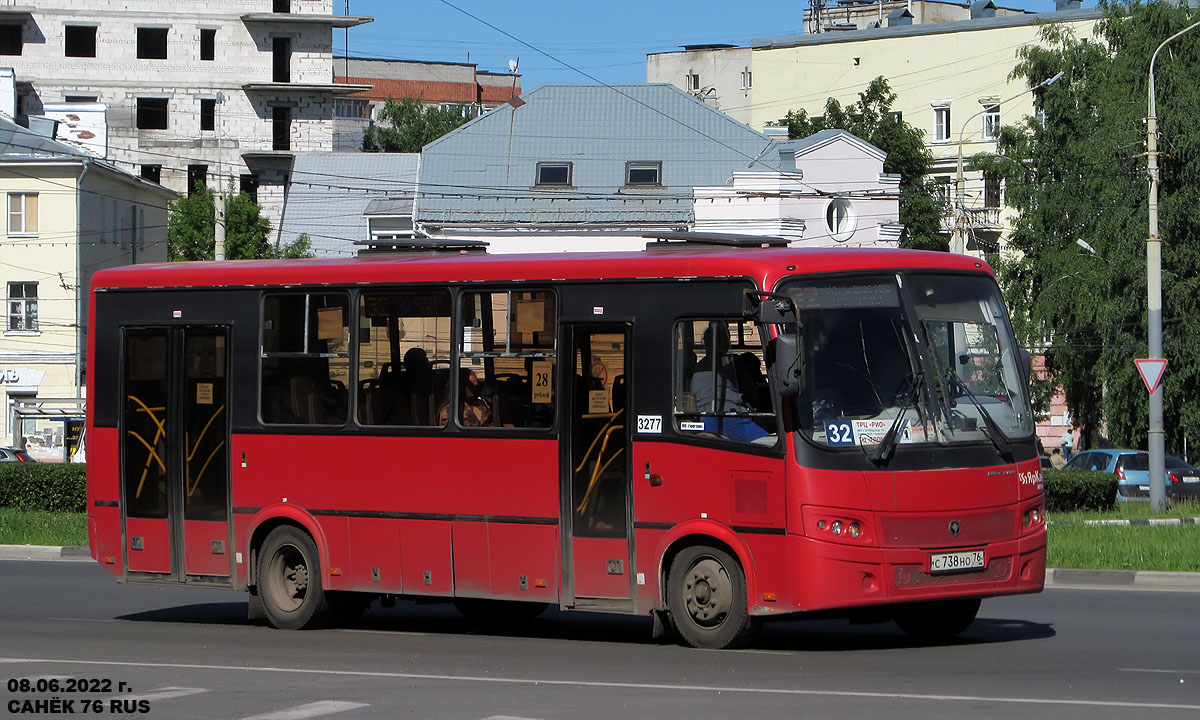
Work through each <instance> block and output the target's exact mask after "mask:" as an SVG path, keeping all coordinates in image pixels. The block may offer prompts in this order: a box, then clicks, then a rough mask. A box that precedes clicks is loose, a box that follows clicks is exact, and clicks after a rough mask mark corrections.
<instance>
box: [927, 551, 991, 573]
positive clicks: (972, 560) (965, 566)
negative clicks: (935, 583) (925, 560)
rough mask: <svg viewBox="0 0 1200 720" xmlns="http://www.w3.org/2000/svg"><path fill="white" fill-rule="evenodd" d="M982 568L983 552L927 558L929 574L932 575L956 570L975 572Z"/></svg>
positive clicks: (946, 554) (937, 555)
mask: <svg viewBox="0 0 1200 720" xmlns="http://www.w3.org/2000/svg"><path fill="white" fill-rule="evenodd" d="M982 567H983V551H982V550H968V551H967V552H953V553H938V554H936V555H930V556H929V572H930V573H933V574H937V573H946V572H954V571H956V570H975V569H978V568H982Z"/></svg>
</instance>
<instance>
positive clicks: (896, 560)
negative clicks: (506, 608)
mask: <svg viewBox="0 0 1200 720" xmlns="http://www.w3.org/2000/svg"><path fill="white" fill-rule="evenodd" d="M916 268H921V269H931V270H948V271H972V272H985V273H990V272H991V269H990V268H989V267H988V266H987V265H986V264H985V263H983V262H981V261H979V260H976V259H975V258H971V257H968V256H961V255H950V254H946V253H922V252H913V251H896V250H854V251H847V250H844V249H827V250H791V249H754V250H746V249H734V250H713V249H696V250H693V249H675V250H670V251H662V252H644V253H595V254H586V255H572V256H570V257H565V256H564V255H562V254H545V255H523V256H505V255H478V254H472V255H465V256H454V257H449V258H448V257H446V256H445V255H442V254H437V253H429V254H400V255H380V256H375V257H363V258H354V259H345V260H324V259H323V260H301V261H249V262H247V261H238V262H222V263H174V264H161V265H151V266H144V265H143V266H137V267H123V268H112V269H107V270H103V271H100V272H98V273H96V275H95V276H94V277H93V293H95V292H96V291H98V290H102V289H104V290H107V289H123V288H124V289H142V288H164V289H168V288H193V287H194V288H203V287H214V288H216V287H278V286H302V285H318V286H319V285H331V284H332V285H338V286H354V285H358V284H367V283H388V284H395V283H397V282H404V283H418V284H421V283H424V284H435V285H444V284H446V283H452V282H492V283H511V282H512V281H514V280H543V279H555V280H572V279H578V280H596V279H600V278H607V279H622V278H682V277H697V278H705V277H711V278H749V279H750V280H752V281H753V282H754V283H755V284H756V285H757V286H758V287H759V288H761V289H763V290H772V289H774V288H775V286H776V285H777V283H778V282H779V281H780V280H781V279H783V278H785V277H794V276H797V275H806V274H813V273H823V272H837V271H851V270H854V271H866V270H872V269H876V270H902V269H916ZM93 297H94V295H93ZM95 308H96V303H95V302H92V303H91V308H90V312H91V327H93V328H95V327H97V325H96V318H95ZM92 343H93V344H92V349H93V351H94V349H95V344H94V339H93V340H92ZM94 367H95V363H94V362H89V363H88V367H87V372H88V386H89V388H90V389H91V388H94V375H93V370H94ZM242 371H244V370H242ZM634 382H635V383H636V379H635V380H634ZM94 396H95V393H94V392H91V391H89V393H88V428H87V433H88V453H89V458H88V460H89V462H88V489H87V492H88V496H87V501H88V514H89V539H90V541H91V545H92V555H93V557H94V558H96V559H97V560H98V561H100V562H101V563H103V564H105V566H106V567H108V568H109V570H110V571H111V572H113V573H114V574H116V575H117V577H118V578H120V579H125V578H126V569H125V564H126V563H128V569H129V570H130V571H135V572H137V571H147V572H156V573H165V572H169V571H170V570H171V567H170V562H171V556H170V551H169V543H167V542H166V540H167V531H166V529H165V528H166V521H165V520H162V521H159V520H138V519H126V520H125V521H124V522H125V527H126V528H127V529H128V532H127V533H125V534H126V535H129V536H134V535H138V536H140V537H145V538H148V539H149V538H155V541H154V542H153V543H149V542H148V544H147V546H146V547H145V548H144V549H143V550H140V551H132V550H130V549H129V547H128V543H129V539H128V538H127V537H125V536H124V535H123V533H122V514H121V510H120V507H119V501H120V499H121V486H120V483H121V478H120V464H119V453H120V450H119V449H120V446H121V443H122V438H121V437H120V434H119V432H118V430H117V429H115V428H109V427H93V418H94V413H93V403H94ZM281 430H282V429H281V428H272V429H269V431H263V432H242V433H238V432H236V430H235V432H234V434H233V435H232V436H231V438H230V459H231V488H232V493H231V507H232V513H233V514H232V516H231V522H232V525H233V528H232V537H233V547H231V548H228V552H229V553H230V554H232V555H233V556H234V558H235V564H234V568H235V572H234V576H233V578H232V580H231V582H232V584H233V585H234V586H235V587H239V588H244V587H246V586H247V585H248V584H250V583H252V581H253V575H254V571H253V568H252V567H251V566H252V564H253V562H254V560H255V559H254V557H253V554H252V551H253V550H254V544H255V543H256V542H260V541H261V539H262V537H264V536H265V533H266V532H267V531H269V529H270V528H271V527H274V526H275V524H278V523H280V522H289V523H293V524H296V525H298V526H300V527H302V528H303V529H305V530H306V531H307V532H308V533H310V535H311V536H312V537H313V539H314V541H315V543H316V545H317V548H318V550H319V554H320V565H321V574H322V579H323V585H324V587H325V588H327V589H332V590H357V591H365V592H372V593H384V594H404V595H410V596H419V595H427V596H443V597H448V596H454V595H457V596H464V597H495V598H504V599H519V600H538V601H548V602H555V601H560V602H564V601H565V599H566V598H567V597H568V596H569V595H574V596H578V597H591V598H626V597H628V596H629V594H630V582H631V576H632V578H635V579H634V583H635V584H634V586H633V590H634V597H633V601H632V603H631V604H629V605H628V607H626V609H625V611H631V612H639V613H640V612H647V611H649V610H651V609H660V608H663V607H665V599H664V597H663V580H664V578H665V575H666V573H667V572H668V570H669V564H670V559H671V557H672V556H673V555H674V553H675V552H677V551H678V549H679V548H681V547H683V546H685V544H687V543H690V542H694V541H695V540H696V538H702V539H703V541H704V542H706V543H709V544H712V543H716V544H719V545H722V546H724V547H726V548H728V550H729V551H730V552H731V553H732V554H733V555H734V556H735V557H736V558H737V559H738V561H739V562H740V563H741V565H742V567H743V568H744V569H745V575H746V585H747V587H746V592H747V601H748V606H749V608H750V609H751V612H752V613H754V614H757V615H771V614H781V613H789V612H797V611H806V610H820V609H829V608H854V607H859V606H865V605H875V604H886V603H893V602H905V601H912V600H920V599H928V598H945V597H955V596H990V595H1003V594H1012V593H1023V592H1036V591H1038V590H1040V589H1041V588H1042V583H1043V578H1044V570H1045V567H1044V564H1045V543H1046V537H1045V529H1044V526H1040V525H1039V526H1035V527H1032V528H1023V527H1022V517H1023V513H1024V512H1025V511H1026V510H1028V509H1029V508H1030V507H1033V506H1037V504H1038V503H1040V501H1041V494H1042V487H1041V480H1040V472H1039V470H1038V462H1037V460H1033V461H1030V462H1027V463H1022V464H1021V465H1019V466H1015V465H1011V466H1001V467H991V468H968V469H951V470H923V471H911V472H891V471H888V470H886V469H881V470H878V471H870V472H859V471H854V472H851V471H832V470H815V469H811V468H803V467H800V466H799V464H798V463H797V461H796V453H795V448H794V447H793V443H794V442H801V441H800V440H797V439H796V438H795V437H794V435H788V436H785V438H784V441H783V442H784V444H785V446H786V447H785V448H784V449H783V450H782V452H781V451H780V450H778V449H777V450H773V451H772V450H770V449H751V450H750V451H734V450H732V449H722V448H720V447H713V446H705V445H704V444H702V443H698V442H693V441H683V442H680V441H677V440H674V439H673V438H670V437H664V438H662V439H658V438H654V439H651V438H648V437H646V436H644V435H634V436H633V438H632V442H631V465H630V467H631V469H632V483H631V487H632V508H633V515H632V523H633V533H634V535H633V561H634V567H632V568H627V569H626V570H627V572H625V573H623V574H620V575H617V574H612V573H609V572H605V571H604V566H605V563H606V562H607V561H609V560H611V559H612V558H616V557H625V556H626V544H625V542H626V541H625V540H624V539H616V540H612V541H609V540H608V539H596V538H589V539H588V542H587V543H576V542H574V541H572V542H571V545H570V550H571V552H572V555H573V557H572V560H573V564H572V569H571V572H572V580H573V588H568V587H567V586H566V585H565V584H564V580H563V578H564V576H563V572H564V569H563V568H564V558H563V557H562V555H563V542H564V538H563V536H562V533H563V530H562V529H561V526H560V514H561V512H562V508H561V499H560V486H561V483H560V472H561V468H560V458H561V457H562V447H561V444H560V443H561V442H563V440H562V439H560V438H559V437H547V438H545V439H529V438H508V437H495V438H490V437H478V436H473V437H463V436H456V435H455V434H454V433H451V432H440V431H436V430H435V431H431V432H424V433H423V434H419V433H421V432H422V431H417V433H414V434H410V435H406V436H402V435H400V434H395V435H380V436H373V437H372V436H366V435H361V434H355V435H349V434H346V435H339V434H337V433H336V432H334V431H330V432H329V433H327V434H313V432H312V430H311V429H307V430H306V431H305V432H306V434H296V435H288V434H282V432H278V431H281ZM659 480H661V482H659ZM826 516H828V517H835V516H836V517H846V518H848V519H853V520H855V521H857V522H859V523H861V526H862V527H863V533H862V535H861V536H860V537H859V538H855V539H850V538H849V537H846V536H844V537H839V538H832V537H830V536H829V534H828V533H823V532H822V531H819V530H818V529H817V525H816V523H817V522H818V520H819V519H820V518H824V517H826ZM953 521H957V522H959V523H960V524H961V526H962V533H963V534H962V536H961V543H962V544H961V547H962V548H969V549H983V550H984V552H985V557H986V562H987V567H986V569H985V570H984V571H983V572H980V573H973V574H959V575H953V574H950V575H932V574H931V573H930V572H929V570H930V568H929V558H930V555H931V553H932V552H940V551H943V550H944V549H945V548H944V547H943V545H944V533H945V530H944V529H945V528H946V527H947V525H948V524H949V523H951V522H953ZM213 525H216V526H219V527H208V526H207V524H197V525H196V527H197V528H201V529H203V531H202V532H193V533H189V536H188V538H187V539H186V540H185V545H186V547H185V552H186V556H187V564H188V565H189V566H191V565H192V564H193V562H195V564H196V566H197V568H200V567H203V574H205V575H213V576H219V575H221V574H222V573H227V572H228V570H229V568H228V565H224V566H222V567H218V565H219V564H220V563H221V562H223V561H224V562H228V557H227V556H220V555H214V554H212V552H211V547H210V545H211V543H212V541H213V540H219V539H223V538H225V537H227V534H226V532H225V525H224V524H221V523H214V524H213ZM189 527H190V525H189ZM158 538H162V540H163V541H162V542H159V541H158ZM598 540H599V541H598ZM958 547H959V546H958V545H956V546H955V548H958ZM189 569H190V568H189ZM568 589H569V590H571V592H570V593H568V592H567V591H568Z"/></svg>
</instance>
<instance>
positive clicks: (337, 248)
mask: <svg viewBox="0 0 1200 720" xmlns="http://www.w3.org/2000/svg"><path fill="white" fill-rule="evenodd" d="M419 164H420V156H419V155H417V154H416V153H362V152H298V153H296V159H295V162H294V163H293V165H292V174H291V185H290V186H289V189H288V194H287V202H286V203H285V204H284V206H283V214H282V217H281V218H280V221H279V225H280V229H279V239H280V242H281V243H283V244H287V243H291V242H293V241H294V240H295V239H296V238H297V237H299V236H300V234H301V233H307V234H308V237H309V240H311V241H312V248H313V254H315V255H317V256H318V257H328V256H335V257H345V256H350V255H354V254H356V253H357V251H358V250H357V248H356V247H355V246H354V242H355V241H357V240H366V239H367V238H368V236H369V232H370V231H369V229H368V226H367V219H366V218H365V217H364V216H363V213H364V212H365V211H366V210H367V206H368V205H370V204H371V203H372V202H374V201H377V200H384V199H387V200H393V201H395V204H393V205H392V208H393V209H394V210H395V211H396V212H397V213H402V212H404V211H405V209H406V208H407V210H408V211H411V208H412V199H413V195H414V194H415V189H416V182H417V167H418V165H419Z"/></svg>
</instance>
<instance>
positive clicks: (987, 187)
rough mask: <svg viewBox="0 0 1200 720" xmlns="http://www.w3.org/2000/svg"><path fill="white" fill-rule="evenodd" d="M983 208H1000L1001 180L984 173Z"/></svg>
mask: <svg viewBox="0 0 1200 720" xmlns="http://www.w3.org/2000/svg"><path fill="white" fill-rule="evenodd" d="M983 206H984V207H985V208H998V207H1000V178H999V177H997V176H995V175H993V174H991V173H984V176H983Z"/></svg>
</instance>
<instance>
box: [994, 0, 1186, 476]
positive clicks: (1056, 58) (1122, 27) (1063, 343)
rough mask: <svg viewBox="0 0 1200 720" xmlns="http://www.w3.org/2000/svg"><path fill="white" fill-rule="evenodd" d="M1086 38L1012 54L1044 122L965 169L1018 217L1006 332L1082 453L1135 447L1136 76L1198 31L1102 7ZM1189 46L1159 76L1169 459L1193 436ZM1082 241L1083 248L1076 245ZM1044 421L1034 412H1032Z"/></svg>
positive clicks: (1158, 12)
mask: <svg viewBox="0 0 1200 720" xmlns="http://www.w3.org/2000/svg"><path fill="white" fill-rule="evenodd" d="M1101 7H1102V8H1103V10H1104V16H1103V17H1102V18H1101V19H1100V20H1099V21H1098V23H1097V25H1096V28H1095V31H1094V37H1092V38H1078V37H1075V36H1074V35H1073V34H1072V33H1071V32H1070V31H1068V30H1067V29H1065V28H1063V27H1061V26H1056V25H1046V26H1045V27H1043V28H1042V29H1041V31H1040V32H1041V40H1042V44H1041V45H1040V46H1039V45H1029V46H1026V47H1024V48H1022V50H1021V51H1020V53H1019V62H1018V64H1017V66H1016V68H1015V70H1014V71H1013V77H1015V78H1020V79H1022V80H1024V81H1025V82H1026V83H1027V84H1028V86H1030V87H1032V86H1035V85H1037V84H1038V83H1040V82H1041V81H1042V80H1044V79H1045V78H1047V77H1051V76H1052V75H1054V74H1055V73H1057V72H1059V71H1062V72H1063V73H1064V76H1063V78H1062V80H1060V81H1058V82H1057V83H1055V84H1054V85H1051V86H1049V87H1047V88H1044V89H1041V90H1039V91H1038V95H1037V96H1036V99H1035V103H1036V106H1037V107H1038V108H1039V109H1040V110H1041V112H1042V113H1043V115H1044V122H1043V121H1042V120H1041V119H1034V118H1026V119H1025V121H1024V123H1023V125H1021V126H1015V127H1005V128H1003V129H1002V130H1001V133H1000V139H999V143H998V152H997V154H996V155H993V156H980V157H978V158H977V159H976V160H975V161H974V162H973V166H974V167H976V168H977V169H981V170H986V171H991V172H995V173H997V174H998V175H1000V176H1001V177H1002V178H1003V180H1004V182H1005V188H1006V195H1007V201H1008V204H1009V206H1011V207H1013V208H1014V209H1016V210H1017V211H1018V215H1017V218H1016V222H1015V227H1014V229H1013V232H1012V235H1011V236H1010V239H1009V242H1010V245H1011V248H1012V250H1013V251H1014V252H1012V253H1010V254H1009V256H1008V257H1007V259H1003V260H1001V262H1000V263H999V264H998V268H997V270H998V273H999V275H1000V277H1001V282H1002V284H1003V285H1004V289H1005V294H1006V297H1007V299H1008V303H1009V307H1010V309H1011V311H1012V313H1013V316H1014V326H1015V328H1016V330H1017V331H1018V333H1019V335H1020V337H1021V338H1022V340H1023V341H1024V342H1027V343H1028V344H1029V345H1030V346H1031V347H1038V346H1043V345H1044V346H1045V347H1046V362H1047V370H1048V372H1049V377H1048V378H1046V379H1045V380H1044V381H1043V382H1041V383H1040V387H1039V388H1037V392H1036V393H1035V397H1038V398H1040V399H1041V400H1042V402H1043V403H1044V402H1045V400H1046V399H1047V398H1048V397H1049V394H1050V391H1051V390H1052V389H1053V386H1055V385H1058V386H1061V387H1062V389H1063V391H1064V393H1065V395H1066V399H1067V405H1068V407H1069V408H1070V409H1071V413H1072V416H1073V418H1074V420H1075V421H1076V423H1078V424H1081V425H1082V427H1083V435H1084V443H1085V444H1086V445H1088V446H1094V444H1095V443H1096V442H1097V440H1098V435H1099V433H1100V432H1101V429H1102V428H1106V430H1107V435H1108V437H1109V439H1110V440H1111V441H1112V442H1114V443H1116V444H1117V445H1121V446H1128V447H1145V443H1146V429H1147V428H1146V425H1147V418H1148V414H1149V411H1148V397H1147V394H1146V390H1145V388H1144V387H1143V385H1142V383H1141V381H1140V379H1139V378H1138V375H1137V371H1136V370H1135V368H1134V364H1133V359H1134V358H1139V357H1145V355H1146V353H1147V337H1146V304H1147V303H1146V236H1147V233H1148V229H1147V225H1148V221H1147V218H1148V203H1147V199H1148V198H1147V179H1146V158H1145V155H1144V150H1145V141H1146V130H1145V125H1144V119H1145V118H1144V116H1145V111H1146V96H1147V74H1148V71H1149V60H1150V56H1151V55H1152V54H1153V52H1154V50H1155V48H1156V47H1158V45H1159V44H1160V43H1161V42H1162V41H1163V40H1165V39H1166V38H1168V37H1169V36H1171V35H1172V34H1174V33H1176V32H1178V31H1180V30H1182V29H1183V28H1184V27H1186V26H1187V25H1189V24H1191V23H1193V22H1195V21H1196V20H1200V17H1197V14H1196V12H1195V11H1193V10H1191V9H1189V8H1188V7H1186V6H1182V5H1170V4H1167V3H1157V2H1156V3H1153V4H1150V5H1142V4H1138V3H1134V4H1124V3H1115V2H1108V1H1107V0H1102V1H1101ZM1197 77H1200V42H1197V41H1196V39H1194V38H1193V39H1192V40H1191V41H1187V38H1186V37H1185V38H1182V39H1181V41H1180V42H1178V43H1175V44H1172V45H1171V46H1169V47H1168V50H1166V51H1164V52H1163V53H1162V54H1160V55H1159V58H1158V62H1157V64H1156V67H1155V80H1156V85H1157V101H1158V107H1159V113H1158V115H1159V123H1160V124H1159V128H1160V132H1161V139H1160V146H1159V147H1160V148H1161V149H1162V150H1163V151H1164V152H1165V153H1167V155H1165V156H1164V157H1163V158H1161V159H1160V167H1161V178H1162V183H1161V187H1160V201H1159V203H1160V204H1159V232H1160V234H1161V235H1162V237H1163V240H1164V241H1163V245H1162V258H1163V261H1162V267H1163V318H1164V322H1163V324H1164V331H1163V351H1164V355H1165V356H1166V357H1168V358H1169V359H1170V365H1169V367H1168V371H1167V376H1166V378H1165V380H1164V382H1163V387H1164V393H1165V395H1164V417H1165V426H1166V431H1167V438H1166V444H1167V450H1168V452H1174V453H1176V454H1181V451H1182V450H1183V439H1184V438H1185V437H1189V436H1190V437H1191V438H1193V444H1194V441H1195V439H1196V438H1197V435H1198V433H1200V403H1197V402H1195V398H1196V397H1200V242H1198V241H1200V213H1197V212H1196V210H1195V208H1196V207H1197V206H1198V205H1200V125H1197V124H1196V122H1195V118H1196V117H1197V114H1198V113H1200V85H1198V84H1197V83H1196V81H1195V78H1197ZM1078 241H1083V242H1084V243H1086V244H1087V245H1086V246H1084V245H1080V244H1079V242H1078ZM1042 409H1044V405H1043V408H1042Z"/></svg>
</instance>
